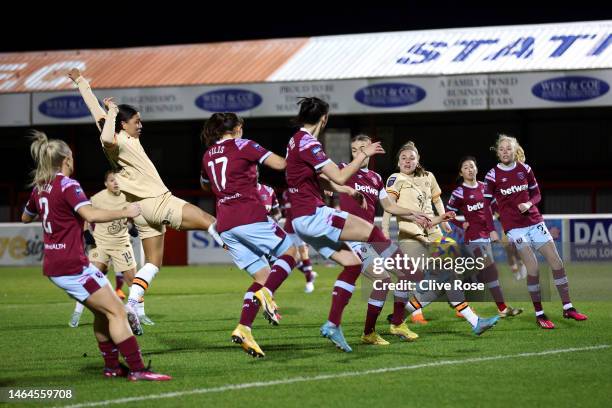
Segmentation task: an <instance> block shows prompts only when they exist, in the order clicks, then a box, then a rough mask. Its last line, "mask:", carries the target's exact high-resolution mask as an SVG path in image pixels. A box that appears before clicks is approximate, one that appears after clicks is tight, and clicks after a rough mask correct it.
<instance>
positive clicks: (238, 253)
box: [220, 219, 293, 275]
mask: <svg viewBox="0 0 612 408" xmlns="http://www.w3.org/2000/svg"><path fill="white" fill-rule="evenodd" d="M220 236H221V239H222V240H223V242H224V243H225V245H227V249H228V250H229V252H230V254H231V255H232V259H233V260H234V263H235V264H236V266H238V267H239V268H240V269H244V270H246V271H247V272H248V273H249V275H253V274H254V273H255V272H257V271H259V270H261V269H262V268H264V267H266V266H269V264H268V261H267V260H266V258H265V255H272V256H275V257H276V258H280V256H281V255H283V254H284V253H285V252H287V251H288V250H289V248H291V247H292V246H293V242H291V239H290V238H289V236H288V235H287V233H286V232H285V231H284V230H283V229H282V228H281V227H280V226H279V225H278V224H277V223H276V222H275V221H273V220H272V219H268V221H264V222H255V223H253V224H247V225H239V226H237V227H234V228H232V229H230V230H228V231H223V232H222V233H221V234H220Z"/></svg>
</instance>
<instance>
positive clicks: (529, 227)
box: [485, 135, 587, 329]
mask: <svg viewBox="0 0 612 408" xmlns="http://www.w3.org/2000/svg"><path fill="white" fill-rule="evenodd" d="M492 150H495V152H496V153H497V158H498V159H499V161H500V162H499V163H498V164H497V166H495V167H493V168H492V169H491V170H489V172H488V173H487V176H486V177H485V181H486V188H485V197H487V198H489V199H491V200H492V199H495V200H496V201H497V205H498V207H499V217H500V221H501V223H502V227H503V229H504V231H506V234H507V235H508V238H509V240H510V241H511V242H512V243H514V244H515V245H516V247H517V249H518V252H519V255H520V257H521V259H522V260H523V262H524V264H525V266H526V268H527V290H528V291H529V295H530V296H531V300H532V302H533V307H534V309H535V314H536V322H537V324H538V326H540V327H541V328H542V329H554V328H555V325H554V323H553V322H552V321H551V320H550V319H549V318H548V317H547V316H546V314H545V313H544V309H543V308H542V295H541V291H540V272H539V271H538V260H537V258H536V256H535V253H534V250H536V251H538V252H539V253H540V254H542V256H543V257H544V258H545V259H546V261H547V262H548V264H549V265H550V267H551V269H552V274H553V278H554V282H555V286H556V287H557V290H558V292H559V296H560V297H561V302H562V303H563V317H564V318H566V319H573V320H578V321H581V320H586V319H587V316H586V315H584V314H582V313H579V312H578V311H577V310H576V309H575V308H574V306H573V305H572V302H571V300H570V294H569V283H568V279H567V275H566V274H565V268H564V266H563V261H562V260H561V257H560V256H559V253H558V252H557V247H556V246H555V243H554V242H553V238H552V237H551V235H550V232H548V228H546V224H545V223H544V219H543V218H542V215H540V212H539V211H538V207H537V204H538V203H539V202H540V200H541V195H540V188H539V187H538V182H537V181H536V178H535V175H534V174H533V170H532V169H531V167H529V165H528V164H526V163H524V162H522V161H521V159H523V160H524V159H525V156H524V151H523V150H522V148H521V146H520V145H519V143H518V141H517V140H516V139H515V138H514V137H511V136H507V135H499V137H498V138H497V142H496V143H495V146H494V147H493V148H492Z"/></svg>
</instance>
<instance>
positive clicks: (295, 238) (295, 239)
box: [287, 233, 306, 247]
mask: <svg viewBox="0 0 612 408" xmlns="http://www.w3.org/2000/svg"><path fill="white" fill-rule="evenodd" d="M287 235H289V238H291V240H292V241H293V245H295V246H296V247H300V246H302V245H306V243H305V242H304V241H302V238H300V236H299V235H298V234H295V233H294V234H289V233H287Z"/></svg>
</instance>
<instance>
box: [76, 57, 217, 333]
mask: <svg viewBox="0 0 612 408" xmlns="http://www.w3.org/2000/svg"><path fill="white" fill-rule="evenodd" d="M68 76H69V77H70V79H72V80H73V81H74V83H75V84H76V85H77V86H78V88H79V92H80V93H81V96H82V97H83V99H84V101H85V103H86V104H87V107H88V108H89V110H90V112H91V114H92V115H93V117H94V119H95V122H96V124H97V125H98V128H99V129H100V130H101V131H102V134H101V136H100V140H101V142H102V146H103V150H104V153H105V154H106V156H107V158H108V159H109V161H110V162H111V164H112V165H113V167H114V168H115V170H117V173H116V177H117V179H118V181H119V187H120V188H121V191H122V192H123V193H124V194H125V197H126V199H127V201H128V202H137V203H139V204H140V206H141V207H142V214H141V216H139V217H137V218H135V219H134V222H135V223H136V227H137V228H138V233H139V235H140V238H141V239H142V246H143V248H144V252H145V260H146V263H145V264H144V265H143V267H142V268H140V269H139V270H138V272H137V273H136V276H135V277H134V280H133V284H132V287H131V289H130V295H129V297H128V314H129V316H130V323H131V326H132V330H134V333H135V334H142V326H141V324H140V321H139V320H138V315H137V312H136V310H135V309H136V305H137V304H138V301H139V300H140V298H142V297H143V296H144V294H145V291H146V290H147V289H148V287H149V285H150V284H151V282H152V281H153V279H154V278H155V275H157V273H158V272H159V268H160V267H161V265H162V260H163V254H164V233H165V232H166V226H170V227H172V228H174V229H177V230H208V231H209V233H211V235H213V237H217V234H216V233H215V231H214V222H215V219H214V217H213V216H211V215H210V214H208V213H206V212H204V211H203V210H202V209H200V208H198V207H196V206H195V205H193V204H189V203H187V202H186V201H184V200H181V199H180V198H177V197H175V196H173V195H172V193H171V192H170V190H168V188H167V187H166V185H165V184H164V182H163V181H162V179H161V177H160V176H159V174H158V172H157V169H156V168H155V166H154V165H153V162H151V159H149V157H148V156H147V154H146V152H145V151H144V149H143V147H142V145H141V144H140V136H141V133H142V122H141V119H140V113H139V112H138V111H137V110H136V109H134V108H133V107H131V106H129V105H119V106H117V105H115V103H114V102H113V101H112V99H111V98H107V99H105V100H104V104H105V106H107V108H108V114H107V113H106V112H105V111H104V109H102V107H101V106H100V104H99V103H98V100H97V99H96V97H95V95H94V94H93V92H92V90H91V87H90V86H89V83H88V82H87V80H86V79H85V78H83V77H82V76H81V73H80V71H79V70H78V69H76V68H74V69H72V70H71V71H70V72H69V74H68ZM102 119H105V122H104V124H103V125H102V121H101V120H102ZM102 126H103V127H102Z"/></svg>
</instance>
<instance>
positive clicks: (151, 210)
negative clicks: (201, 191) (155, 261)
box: [133, 191, 187, 239]
mask: <svg viewBox="0 0 612 408" xmlns="http://www.w3.org/2000/svg"><path fill="white" fill-rule="evenodd" d="M133 202H136V203H138V204H140V207H141V208H142V214H140V215H139V216H138V217H136V218H134V224H136V228H137V229H138V235H139V236H140V239H146V238H151V237H156V236H158V235H162V234H164V233H165V232H166V225H168V226H170V227H171V228H174V229H176V230H178V229H180V227H181V223H182V222H183V206H184V205H185V204H187V201H185V200H182V199H180V198H177V197H175V196H173V195H172V193H171V192H169V191H168V192H166V193H164V194H162V195H160V196H159V197H151V198H145V199H142V200H138V201H133Z"/></svg>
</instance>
